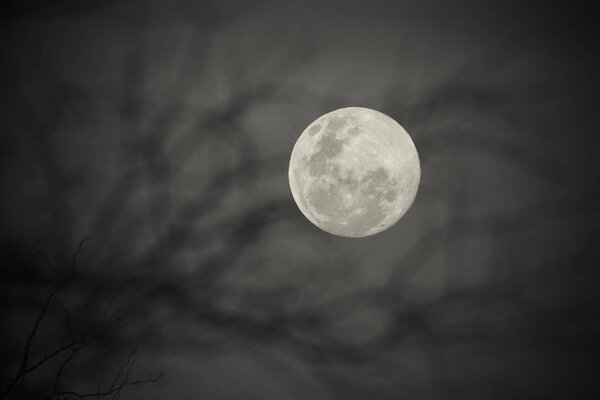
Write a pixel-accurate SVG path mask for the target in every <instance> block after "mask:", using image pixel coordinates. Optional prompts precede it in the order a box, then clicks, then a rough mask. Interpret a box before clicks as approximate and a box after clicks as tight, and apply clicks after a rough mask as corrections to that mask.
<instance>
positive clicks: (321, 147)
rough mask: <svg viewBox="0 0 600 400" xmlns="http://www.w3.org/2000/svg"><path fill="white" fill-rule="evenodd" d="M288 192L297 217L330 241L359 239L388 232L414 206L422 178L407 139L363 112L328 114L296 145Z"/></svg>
mask: <svg viewBox="0 0 600 400" xmlns="http://www.w3.org/2000/svg"><path fill="white" fill-rule="evenodd" d="M288 172H289V182H290V189H291V190H292V195H293V196H294V200H295V201H296V204H297V205H298V208H300V211H302V213H303V214H304V216H305V217H306V218H308V220H309V221H310V222H312V223H313V224H314V225H316V226H317V227H318V228H320V229H322V230H324V231H325V232H329V233H331V234H333V235H337V236H344V237H352V238H361V237H366V236H371V235H374V234H376V233H379V232H381V231H384V230H386V229H388V228H389V227H390V226H392V225H394V224H395V223H396V222H398V220H399V219H400V218H401V217H402V216H403V215H404V214H405V213H406V211H407V210H408V209H409V208H410V206H411V205H412V203H413V201H414V199H415V196H416V194H417V189H418V187H419V180H420V177H421V167H420V165H419V155H418V154H417V149H416V148H415V145H414V143H413V141H412V140H411V138H410V136H409V135H408V133H407V132H406V131H405V130H404V128H402V126H400V124H398V123H397V122H396V121H394V120H393V119H392V118H390V117H388V116H387V115H385V114H383V113H380V112H379V111H375V110H371V109H368V108H362V107H348V108H341V109H339V110H335V111H332V112H330V113H327V114H325V115H323V116H321V117H319V118H318V119H317V120H316V121H314V122H313V123H312V124H310V125H309V126H308V127H307V128H306V129H305V130H304V132H302V135H300V138H298V141H297V142H296V144H295V145H294V149H293V150H292V155H291V158H290V167H289V171H288Z"/></svg>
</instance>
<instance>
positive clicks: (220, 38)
mask: <svg viewBox="0 0 600 400" xmlns="http://www.w3.org/2000/svg"><path fill="white" fill-rule="evenodd" d="M165 3H168V4H165ZM2 7H3V8H2V17H1V18H2V19H1V20H0V30H1V32H2V33H1V35H0V37H1V39H0V52H1V61H0V82H1V85H2V89H1V90H0V101H1V102H2V107H1V110H0V118H1V125H0V126H2V136H1V139H0V140H1V142H0V157H1V158H0V160H1V163H2V164H1V166H2V168H1V171H2V172H1V175H0V176H1V177H2V208H1V209H0V218H1V219H0V226H1V228H0V229H1V230H0V233H1V235H2V236H1V238H0V239H1V241H2V255H1V256H2V264H3V267H2V277H1V279H0V281H1V282H2V283H1V286H0V288H1V290H0V291H1V292H2V293H3V294H2V296H3V297H4V299H3V300H4V301H3V305H2V310H1V312H2V318H3V322H2V329H3V330H4V332H3V333H2V337H3V338H7V339H5V340H3V342H4V344H3V346H2V349H1V350H2V357H3V360H5V362H3V365H4V367H3V371H2V374H3V377H8V376H11V371H14V369H15V367H18V360H19V356H20V353H19V351H20V349H21V348H22V346H23V343H24V341H25V336H26V333H27V332H28V331H29V329H30V327H31V326H32V324H33V323H34V321H35V316H36V315H37V312H38V310H39V308H40V307H41V305H42V304H43V301H44V298H45V296H46V295H47V293H48V292H49V291H51V289H52V284H53V283H52V282H53V281H52V275H51V271H49V268H48V267H47V265H45V264H46V263H45V262H44V260H43V259H42V257H40V254H39V251H38V250H39V249H43V254H44V255H45V256H46V257H47V258H48V259H49V260H50V262H51V263H52V264H53V265H55V267H56V268H57V269H59V270H60V271H67V270H68V268H69V265H70V264H71V255H72V254H73V253H74V252H75V251H76V249H77V245H78V243H79V242H80V240H82V239H83V238H84V237H87V236H90V237H91V238H90V239H89V240H88V241H86V242H85V245H84V247H83V250H82V252H81V253H80V254H79V255H78V256H77V272H76V278H75V279H74V280H73V281H72V282H71V283H70V284H69V285H68V286H67V287H65V288H63V290H64V292H65V293H64V294H62V296H63V299H64V301H65V302H67V303H68V302H71V303H72V304H73V306H74V307H75V306H76V305H78V304H86V307H89V309H90V312H89V314H88V315H89V316H90V318H91V320H92V321H93V320H94V318H101V315H102V310H105V309H106V308H107V307H109V305H110V304H121V303H122V304H124V305H125V306H126V308H127V310H128V320H127V323H126V324H124V325H123V326H119V327H117V328H116V329H114V330H113V331H111V333H110V334H107V335H106V336H103V337H101V338H99V339H98V341H95V342H94V344H93V346H91V349H90V350H89V353H88V354H87V355H85V356H84V357H83V358H81V359H80V360H79V361H78V362H79V364H76V365H74V366H73V367H71V368H70V370H67V371H66V372H65V378H64V379H65V384H70V385H75V386H76V387H83V388H84V387H90V385H91V387H94V386H93V385H94V384H95V383H96V382H98V380H99V379H100V375H101V372H99V371H100V370H101V369H102V368H104V367H105V366H106V368H107V369H108V370H109V371H110V369H111V368H113V369H114V368H115V365H118V363H119V361H120V360H122V359H123V358H124V357H125V358H126V357H127V354H128V351H129V349H130V347H131V345H132V343H135V340H136V338H140V343H141V344H140V349H139V352H138V354H137V360H138V362H137V365H136V370H135V371H136V373H137V374H138V375H139V376H144V374H145V373H150V372H152V371H155V370H158V369H161V370H163V371H164V372H165V376H164V377H163V378H162V379H161V381H160V382H159V383H158V384H148V385H144V386H138V387H135V388H132V389H130V390H128V391H127V392H124V393H123V396H124V398H133V399H137V398H140V399H142V398H143V399H165V398H168V399H186V398H192V399H204V398H207V399H217V400H219V399H237V398H245V399H333V398H336V399H337V398H339V399H397V398H407V399H482V398H490V399H495V398H498V399H507V398H573V397H579V396H581V395H583V394H584V393H585V392H586V391H587V390H588V388H590V387H591V382H592V365H593V364H595V363H596V361H597V355H596V352H597V350H598V345H597V343H596V342H595V339H596V337H597V335H598V328H599V326H598V322H597V315H598V311H600V310H599V309H598V308H599V307H598V304H599V303H598V300H599V299H598V295H597V285H596V282H595V278H596V277H597V272H596V270H595V266H596V264H598V261H599V260H598V255H597V252H596V251H595V249H594V246H595V241H594V240H597V233H598V232H597V227H596V226H597V225H596V220H597V217H598V206H597V203H598V188H599V187H598V183H599V182H598V173H597V170H598V168H597V162H596V159H597V155H596V148H597V147H596V144H597V140H596V126H597V124H596V122H597V115H596V114H597V113H596V108H597V102H596V94H595V89H596V84H595V77H596V75H597V70H598V67H599V65H598V64H599V63H598V50H597V45H596V43H595V42H594V34H595V33H597V32H596V31H597V29H596V27H595V26H594V24H593V22H594V15H593V14H592V12H591V9H584V8H577V7H576V6H574V5H569V7H566V6H563V7H557V6H551V5H540V4H537V3H536V4H534V2H524V1H520V2H513V3H510V2H509V3H507V2H500V1H498V2H475V1H473V2H467V1H462V2H444V1H439V2H427V1H426V2H402V1H389V2H383V1H368V2H364V1H360V2H359V1H357V2H351V1H339V2H307V1H302V2H300V1H298V2H291V1H290V2H279V1H261V2H242V1H240V2H234V1H226V2H219V1H212V2H208V1H207V2H194V1H186V0H179V1H173V2H160V1H151V2H146V1H133V2H113V1H105V2H102V1H92V2H85V3H84V4H83V3H82V4H80V2H75V1H60V0H59V1H55V2H50V3H48V2H42V1H28V2H17V1H14V2H8V3H7V5H3V6H2ZM348 106H362V107H368V108H373V109H376V110H379V111H382V112H384V113H386V114H387V115H389V116H391V117H392V118H394V119H396V120H397V121H398V122H399V123H400V124H401V125H402V126H403V127H404V128H405V129H406V130H407V131H408V132H409V133H410V134H411V136H412V138H413V140H414V142H415V144H416V146H417V150H418V151H419V155H420V159H421V168H422V177H421V186H420V188H419V193H418V195H417V198H416V201H415V203H414V205H413V207H412V208H411V209H410V211H409V212H408V213H407V214H406V215H405V216H404V217H403V219H401V220H400V222H399V223H398V224H397V225H396V226H394V227H393V228H391V229H389V230H387V231H385V232H383V233H381V234H378V235H375V236H372V237H368V238H364V239H345V238H339V237H335V236H331V235H328V234H326V233H324V232H322V231H320V230H319V229H318V228H316V227H314V226H313V225H311V224H310V223H309V222H308V221H307V220H306V219H305V218H304V217H303V216H302V214H301V213H300V211H299V210H298V209H297V208H296V205H295V203H294V201H293V198H292V196H291V193H290V191H289V186H288V183H287V165H288V161H289V155H290V152H291V149H292V147H293V145H294V143H295V141H296V139H297V138H298V136H299V135H300V133H301V132H302V131H303V130H304V128H305V127H306V126H307V125H308V124H309V123H310V122H312V121H313V120H314V119H316V118H317V117H319V116H320V115H322V114H324V113H326V112H329V111H331V110H334V109H336V108H341V107H348ZM45 321H46V324H45V325H44V326H43V329H41V331H40V333H39V334H38V341H37V342H36V343H37V347H36V348H35V352H36V354H37V355H38V356H43V354H45V353H47V352H48V351H49V350H51V349H52V348H53V346H54V344H53V342H52V341H53V340H54V339H55V336H56V332H60V330H61V329H64V327H63V325H61V322H60V313H59V312H58V311H57V312H56V313H50V314H49V315H48V316H47V318H45ZM101 367H102V368H101ZM117 368H118V367H117ZM46 373H47V374H52V371H51V369H49V370H48V371H46ZM36 379H37V381H36ZM44 379H45V378H44V377H38V378H32V380H31V381H34V382H36V384H35V385H34V384H31V390H32V391H34V392H35V391H36V390H37V391H41V392H40V393H42V392H43V384H44V382H45V381H44ZM31 381H30V382H31ZM38 383H39V385H37V384H38ZM36 385H37V386H36ZM86 385H87V386H86ZM36 393H37V392H36Z"/></svg>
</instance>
